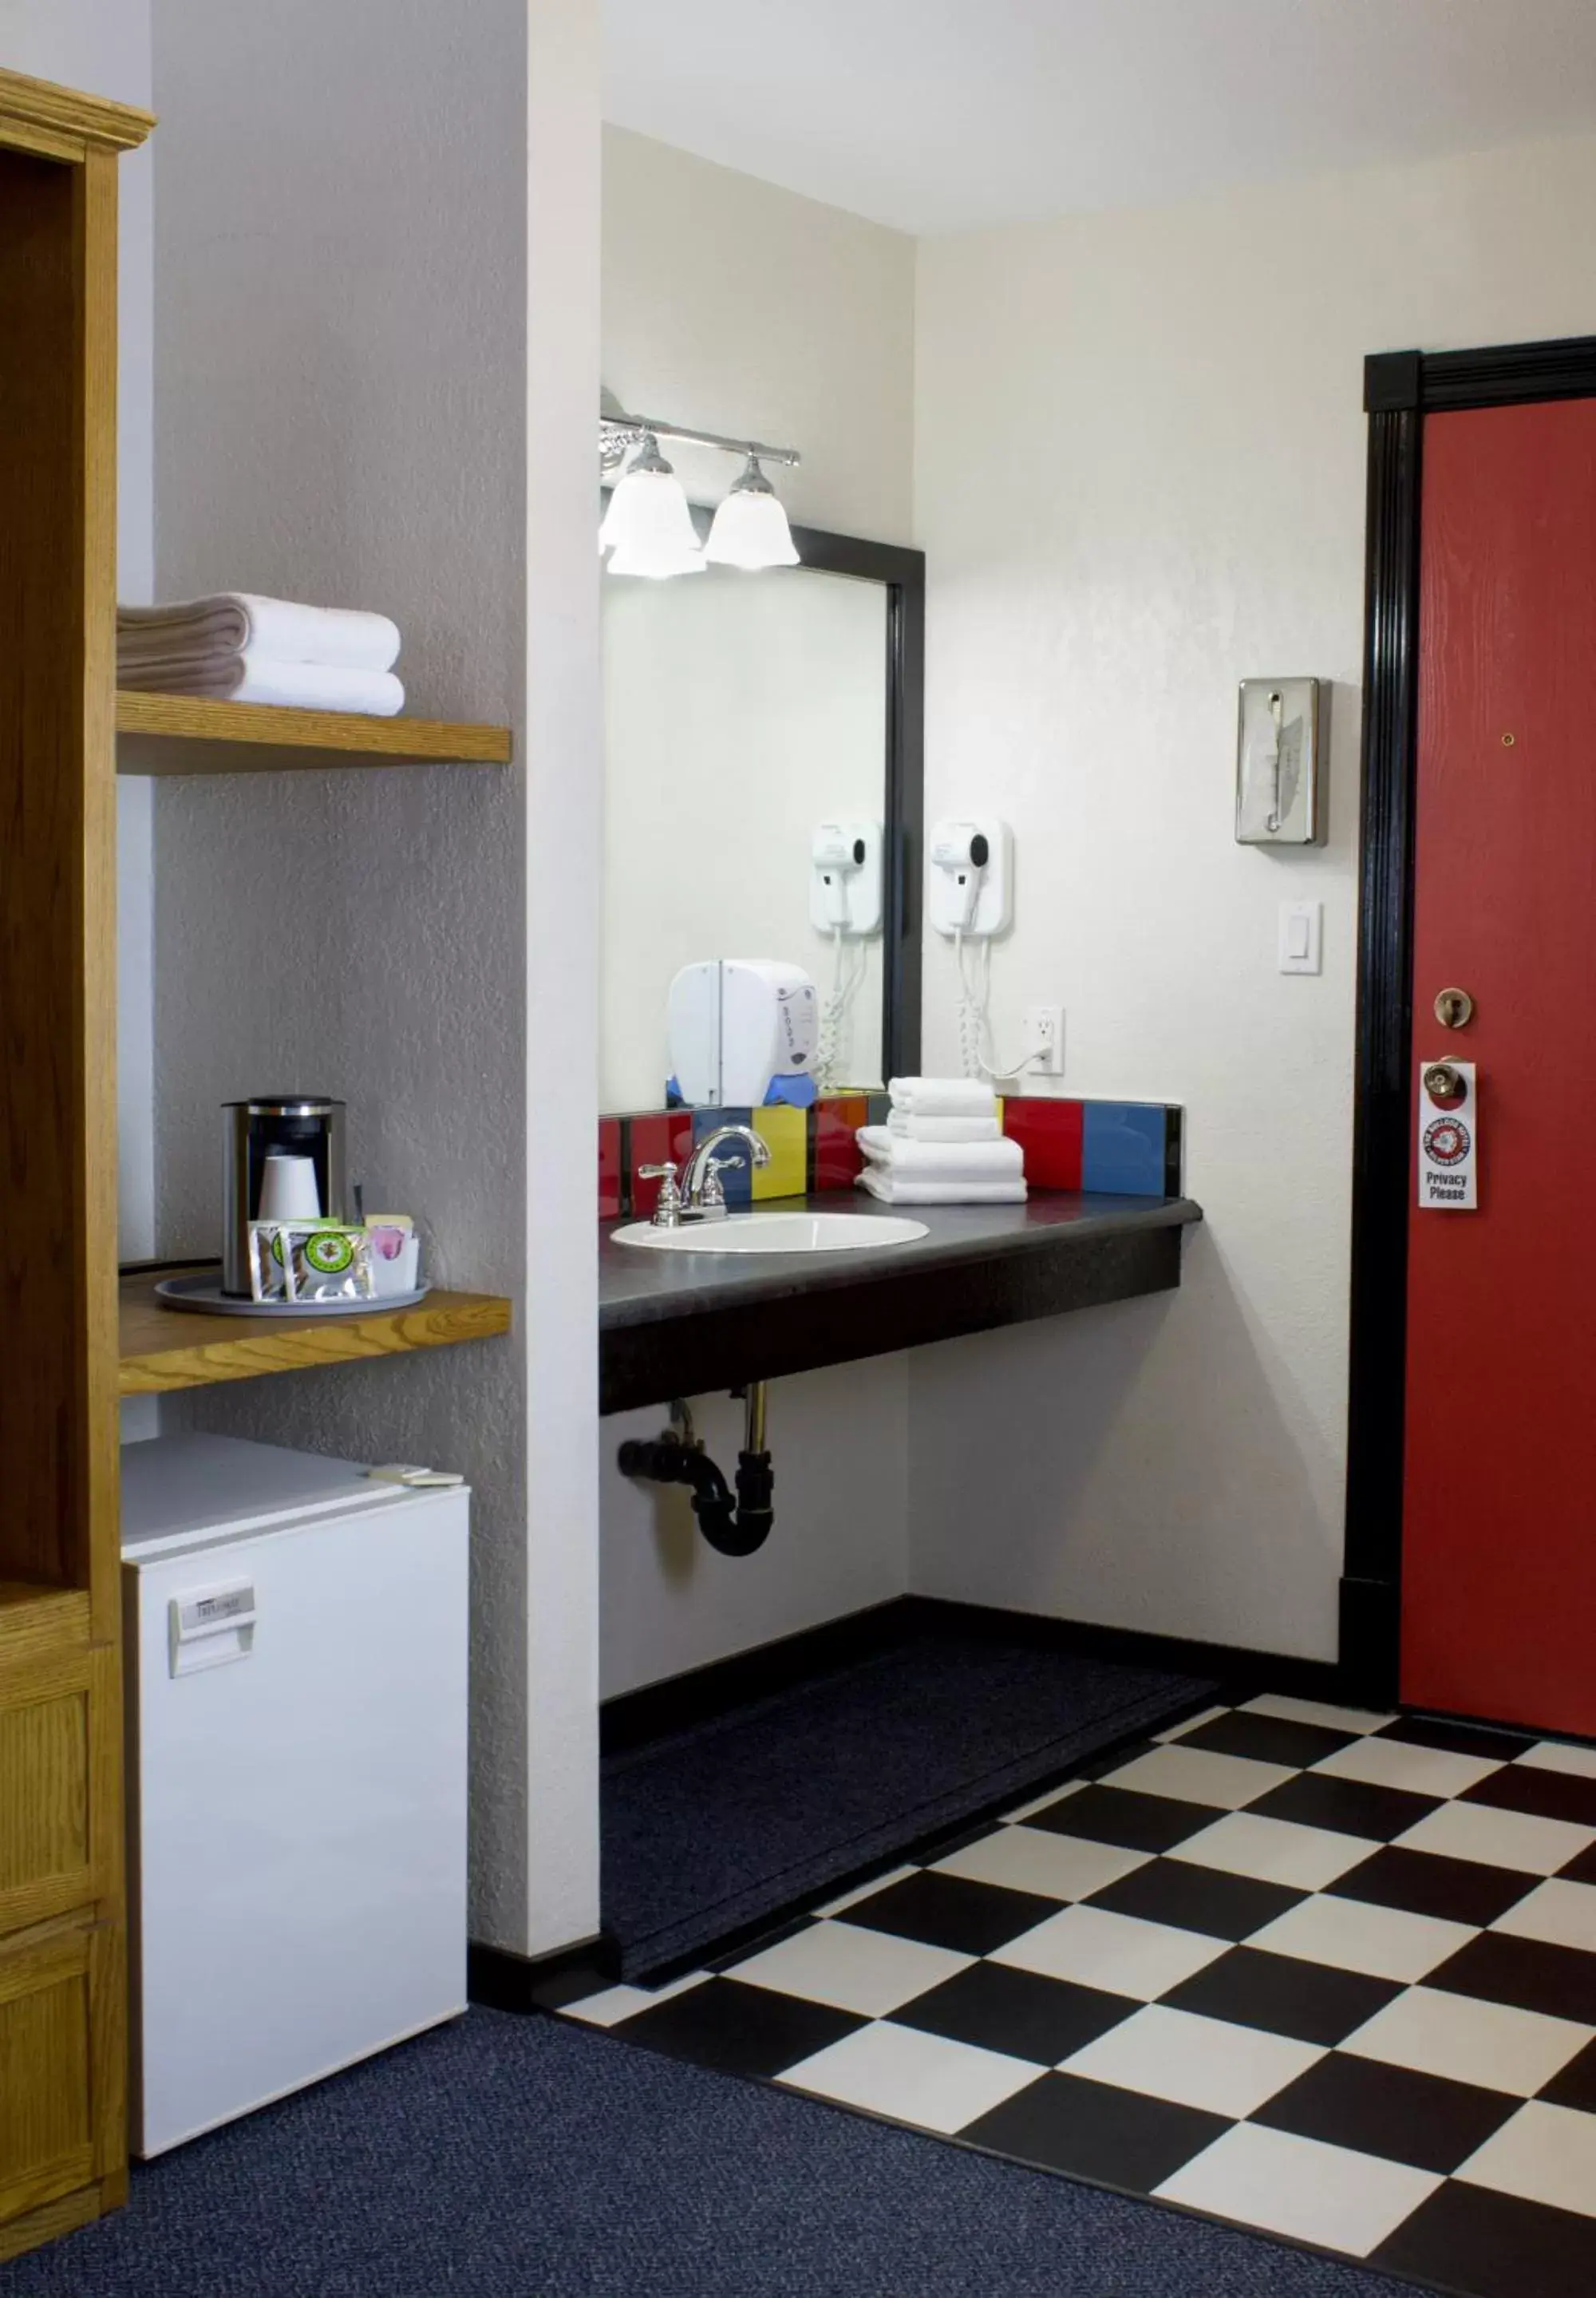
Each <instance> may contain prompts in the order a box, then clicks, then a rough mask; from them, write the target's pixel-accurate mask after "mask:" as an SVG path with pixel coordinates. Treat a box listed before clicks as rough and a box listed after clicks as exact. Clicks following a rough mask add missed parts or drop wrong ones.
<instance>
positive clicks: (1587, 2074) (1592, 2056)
mask: <svg viewBox="0 0 1596 2298" xmlns="http://www.w3.org/2000/svg"><path fill="white" fill-rule="evenodd" d="M1536 2096H1537V2097H1539V2098H1543V2099H1544V2100H1545V2101H1546V2102H1547V2104H1548V2105H1551V2106H1575V2107H1578V2108H1579V2110H1580V2112H1582V2113H1584V2114H1596V2043H1587V2044H1586V2045H1585V2046H1584V2050H1583V2051H1581V2052H1579V2053H1578V2054H1576V2055H1575V2057H1574V2058H1571V2059H1570V2060H1569V2062H1568V2063H1567V2066H1566V2067H1564V2068H1562V2069H1561V2070H1560V2071H1559V2072H1558V2073H1557V2074H1555V2075H1553V2077H1552V2079H1551V2081H1550V2082H1549V2083H1548V2084H1547V2086H1546V2087H1545V2089H1544V2090H1543V2091H1539V2092H1537V2093H1536Z"/></svg>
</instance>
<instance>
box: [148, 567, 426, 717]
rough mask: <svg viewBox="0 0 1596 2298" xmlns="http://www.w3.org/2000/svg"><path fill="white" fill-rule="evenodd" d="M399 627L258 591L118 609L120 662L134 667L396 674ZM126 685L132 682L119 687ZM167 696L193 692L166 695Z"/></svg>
mask: <svg viewBox="0 0 1596 2298" xmlns="http://www.w3.org/2000/svg"><path fill="white" fill-rule="evenodd" d="M235 654H260V655H267V656H270V657H273V658H274V659H276V661H278V662H320V663H326V664H328V665H333V666H335V667H337V668H338V669H340V670H391V669H392V668H393V665H394V663H395V661H396V660H397V659H398V657H399V624H397V623H395V622H391V621H390V619H389V617H388V616H386V615H369V614H361V613H357V612H356V611H355V610H354V609H352V608H348V607H305V606H300V604H299V603H298V602H297V601H296V600H295V599H264V598H261V597H260V596H259V593H258V592H256V591H213V592H212V593H211V594H210V597H208V598H204V599H177V600H175V601H173V602H172V603H171V604H170V605H169V606H160V607H119V608H117V657H118V661H119V663H120V664H127V665H138V664H141V663H142V664H149V663H154V662H159V663H161V664H162V665H167V664H172V663H176V664H177V665H184V664H186V663H190V662H196V663H197V662H211V661H215V660H216V659H217V658H218V657H219V656H226V655H235ZM122 683H123V684H124V685H127V684H128V680H126V679H124V680H123V681H122ZM160 691H163V692H166V693H169V694H178V693H187V692H193V689H192V688H184V687H167V688H164V689H161V690H160Z"/></svg>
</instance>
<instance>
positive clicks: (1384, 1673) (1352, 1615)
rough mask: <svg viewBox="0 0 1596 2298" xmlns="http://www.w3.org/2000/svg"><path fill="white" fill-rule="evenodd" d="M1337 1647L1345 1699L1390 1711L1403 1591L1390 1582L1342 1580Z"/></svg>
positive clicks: (1349, 1576) (1397, 1663) (1352, 1577)
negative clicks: (1338, 1641)
mask: <svg viewBox="0 0 1596 2298" xmlns="http://www.w3.org/2000/svg"><path fill="white" fill-rule="evenodd" d="M1341 1649H1342V1651H1343V1653H1344V1654H1345V1658H1344V1659H1343V1662H1342V1666H1343V1670H1344V1673H1345V1676H1346V1681H1347V1685H1348V1693H1349V1697H1351V1696H1354V1695H1355V1697H1356V1699H1357V1700H1358V1701H1359V1703H1360V1704H1361V1705H1362V1706H1363V1707H1394V1705H1395V1704H1396V1692H1397V1684H1398V1682H1399V1679H1400V1676H1401V1672H1402V1671H1401V1653H1402V1591H1401V1588H1400V1587H1399V1586H1398V1584H1397V1583H1396V1582H1395V1581H1394V1580H1368V1579H1361V1578H1359V1577H1358V1576H1357V1575H1355V1574H1353V1573H1350V1572H1349V1573H1347V1574H1346V1575H1345V1576H1344V1577H1343V1579H1342V1582H1341Z"/></svg>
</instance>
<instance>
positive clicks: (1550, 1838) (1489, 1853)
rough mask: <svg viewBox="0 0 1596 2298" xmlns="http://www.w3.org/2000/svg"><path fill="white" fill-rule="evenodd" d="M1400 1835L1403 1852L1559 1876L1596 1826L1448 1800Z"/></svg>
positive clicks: (1595, 1834)
mask: <svg viewBox="0 0 1596 2298" xmlns="http://www.w3.org/2000/svg"><path fill="white" fill-rule="evenodd" d="M1396 1840H1397V1841H1398V1843H1400V1844H1401V1846H1402V1847H1403V1850H1404V1851H1438V1852H1440V1853H1441V1854H1442V1856H1444V1857H1445V1858H1448V1859H1473V1860H1477V1862H1478V1863H1479V1864H1480V1865H1482V1866H1485V1867H1513V1868H1516V1869H1517V1870H1518V1872H1519V1873H1520V1874H1523V1875H1555V1874H1556V1873H1557V1872H1558V1869H1559V1867H1566V1866H1567V1864H1568V1862H1569V1861H1570V1859H1576V1858H1577V1857H1578V1856H1579V1855H1580V1853H1581V1852H1582V1851H1584V1850H1586V1849H1588V1848H1589V1847H1590V1846H1591V1845H1592V1843H1596V1827H1575V1826H1573V1825H1572V1824H1571V1823H1569V1822H1568V1821H1567V1820H1563V1819H1537V1818H1535V1817H1534V1814H1531V1813H1529V1812H1524V1811H1498V1810H1496V1809H1495V1808H1494V1806H1492V1805H1490V1804H1485V1803H1444V1804H1443V1805H1442V1806H1441V1808H1440V1810H1439V1811H1432V1812H1430V1813H1429V1814H1427V1817H1425V1818H1423V1819H1421V1820H1420V1821H1419V1824H1418V1825H1417V1827H1410V1828H1409V1830H1408V1831H1407V1833H1406V1834H1405V1835H1399V1836H1398V1837H1397V1839H1396Z"/></svg>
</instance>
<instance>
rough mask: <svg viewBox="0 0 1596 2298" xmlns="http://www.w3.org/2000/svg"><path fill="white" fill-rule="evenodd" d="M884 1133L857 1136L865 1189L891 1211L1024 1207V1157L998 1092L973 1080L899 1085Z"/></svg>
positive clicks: (894, 1086)
mask: <svg viewBox="0 0 1596 2298" xmlns="http://www.w3.org/2000/svg"><path fill="white" fill-rule="evenodd" d="M888 1092H889V1093H890V1095H891V1096H892V1108H891V1111H890V1112H889V1113H888V1116H887V1121H886V1123H885V1124H884V1125H864V1126H861V1127H860V1130H859V1134H858V1136H857V1138H858V1141H859V1145H860V1149H861V1150H862V1151H863V1153H864V1156H865V1161H866V1162H865V1170H864V1171H863V1172H862V1173H861V1174H860V1177H859V1186H860V1188H861V1189H868V1191H869V1193H870V1194H871V1195H872V1196H873V1197H879V1198H880V1199H881V1200H882V1202H883V1203H884V1204H889V1205H1003V1204H1019V1203H1023V1202H1024V1195H1025V1156H1024V1150H1022V1148H1021V1147H1020V1145H1019V1143H1018V1142H1017V1141H1010V1140H1008V1138H1007V1137H1005V1135H1004V1132H1003V1128H1002V1127H1001V1126H1000V1124H999V1122H998V1104H997V1099H996V1096H995V1095H994V1094H993V1092H992V1090H991V1087H990V1086H987V1085H983V1084H982V1083H981V1082H980V1081H979V1079H974V1078H893V1080H892V1083H891V1085H890V1086H889V1087H888Z"/></svg>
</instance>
